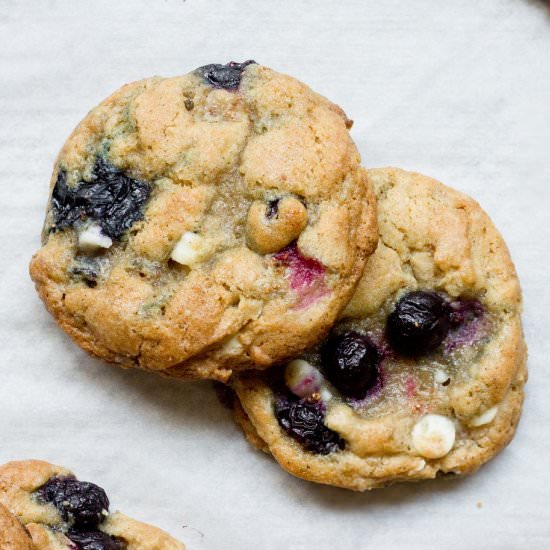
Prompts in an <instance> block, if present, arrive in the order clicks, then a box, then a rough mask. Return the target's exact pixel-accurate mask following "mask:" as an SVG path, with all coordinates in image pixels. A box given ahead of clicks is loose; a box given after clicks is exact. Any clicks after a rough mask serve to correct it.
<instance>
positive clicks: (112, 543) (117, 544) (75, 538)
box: [67, 531, 126, 550]
mask: <svg viewBox="0 0 550 550" xmlns="http://www.w3.org/2000/svg"><path fill="white" fill-rule="evenodd" d="M67 536H68V537H69V539H71V541H72V542H74V543H75V544H76V545H77V548H78V550H123V549H124V548H126V543H124V542H122V541H121V540H120V539H116V538H114V537H111V536H110V535H107V534H106V533H102V532H101V531H85V532H81V531H80V532H78V531H69V533H68V534H67Z"/></svg>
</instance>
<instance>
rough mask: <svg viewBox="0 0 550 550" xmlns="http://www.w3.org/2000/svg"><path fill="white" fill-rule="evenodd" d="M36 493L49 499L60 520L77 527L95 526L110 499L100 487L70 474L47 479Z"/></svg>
mask: <svg viewBox="0 0 550 550" xmlns="http://www.w3.org/2000/svg"><path fill="white" fill-rule="evenodd" d="M37 495H38V498H39V499H40V500H42V501H44V502H51V503H52V504H53V505H54V506H55V507H56V508H57V509H58V510H59V513H60V514H61V517H62V518H63V520H64V521H66V522H68V523H69V524H70V525H71V526H72V527H74V528H75V529H78V530H82V529H93V528H95V527H97V525H98V524H99V523H100V522H101V521H102V520H103V517H104V513H105V512H106V511H107V510H108V509H109V499H108V498H107V495H106V494H105V491H104V490H103V489H102V488H101V487H99V486H98V485H95V484H94V483H89V482H87V481H78V480H76V479H74V478H71V477H54V478H52V479H50V480H49V481H48V482H47V483H46V484H45V485H43V486H42V487H41V488H40V489H38V491H37Z"/></svg>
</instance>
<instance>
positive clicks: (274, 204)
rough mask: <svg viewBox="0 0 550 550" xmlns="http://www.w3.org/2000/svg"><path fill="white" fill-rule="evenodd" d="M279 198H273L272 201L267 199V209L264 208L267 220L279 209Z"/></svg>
mask: <svg viewBox="0 0 550 550" xmlns="http://www.w3.org/2000/svg"><path fill="white" fill-rule="evenodd" d="M279 200H280V199H273V200H272V201H269V202H268V203H267V210H266V213H265V216H266V218H267V219H268V220H269V219H271V218H273V217H275V216H276V215H277V212H278V210H279Z"/></svg>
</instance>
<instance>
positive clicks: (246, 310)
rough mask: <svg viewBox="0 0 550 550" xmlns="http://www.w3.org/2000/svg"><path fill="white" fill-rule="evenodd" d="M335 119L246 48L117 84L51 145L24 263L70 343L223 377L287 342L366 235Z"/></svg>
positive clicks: (343, 294) (328, 304)
mask: <svg viewBox="0 0 550 550" xmlns="http://www.w3.org/2000/svg"><path fill="white" fill-rule="evenodd" d="M350 126H351V121H350V120H349V119H348V118H347V117H346V115H345V114H344V112H343V111H342V110H341V109H340V108H339V107H337V106H336V105H334V104H332V103H330V102H329V101H328V100H327V99H325V98H323V97H321V96H320V95H318V94H316V93H314V92H313V91H312V90H310V89H309V88H308V87H307V86H305V85H304V84H302V83H301V82H298V81H297V80H295V79H294V78H291V77H289V76H285V75H282V74H279V73H276V72H275V71H272V70H271V69H269V68H267V67H263V66H261V65H258V64H256V63H254V62H246V63H243V64H237V63H230V64H228V65H208V66H206V67H201V68H199V69H197V70H195V71H193V72H191V73H189V74H187V75H185V76H181V77H176V78H160V77H155V78H149V79H145V80H142V81H139V82H134V83H132V84H128V85H126V86H123V87H122V88H121V89H120V90H118V91H117V92H115V93H114V94H113V95H112V96H110V97H109V98H108V99H106V100H105V101H104V102H103V103H101V104H100V105H99V106H98V107H96V108H95V109H93V110H92V111H91V112H90V113H89V114H88V115H87V116H86V118H85V119H84V120H83V121H82V122H81V123H80V124H79V126H78V127H77V128H76V129H75V130H74V132H73V133H72V135H71V136H70V137H69V139H68V141H67V142H66V143H65V145H64V147H63V149H62V150H61V152H60V154H59V157H58V159H57V162H56V164H55V169H54V172H53V176H52V180H51V197H50V203H49V207H48V211H47V216H46V221H45V226H44V231H43V246H42V248H41V249H40V250H39V251H38V252H37V254H36V255H35V256H34V257H33V259H32V262H31V267H30V271H31V277H32V278H33V280H34V281H35V283H36V287H37V289H38V292H39V294H40V296H41V297H42V299H43V300H44V302H45V304H46V306H47V308H48V309H49V311H50V312H51V313H52V314H53V315H54V317H55V318H56V320H57V321H58V323H59V324H60V326H61V327H62V328H63V329H64V330H65V331H66V332H67V333H68V334H69V335H70V336H71V337H72V338H73V339H74V340H75V341H76V342H77V343H78V344H80V345H81V346H82V347H83V348H84V349H86V350H87V351H89V352H91V353H93V354H94V355H96V356H99V357H101V358H103V359H106V360H108V361H111V362H116V363H120V364H122V365H124V366H138V367H141V368H144V369H149V370H155V371H162V372H164V373H165V374H169V375H172V376H181V377H186V378H217V379H220V380H225V379H227V377H228V376H229V375H230V373H231V371H232V370H233V369H237V370H238V369H244V368H251V367H254V368H262V367H265V366H268V365H270V364H272V363H274V362H277V361H280V360H282V359H284V358H287V357H290V356H291V355H293V354H296V353H299V352H301V351H303V349H305V348H306V347H308V346H310V345H312V344H313V343H314V342H315V341H316V340H317V339H319V338H320V337H321V336H322V334H323V333H324V332H326V331H327V330H329V328H330V326H331V324H332V323H333V321H334V320H335V318H336V317H337V315H338V314H339V312H340V310H341V309H342V308H343V307H344V306H345V304H346V303H347V302H348V300H349V298H350V296H351V294H352V292H353V289H354V287H355V284H356V283H357V281H358V279H359V277H360V274H361V272H362V269H363V267H364V264H365V261H366V259H367V257H368V255H369V253H370V252H371V251H372V250H373V248H374V246H375V244H376V239H377V231H376V226H375V224H376V215H375V208H374V200H373V197H372V194H371V191H370V190H369V187H368V185H367V183H366V176H365V174H364V172H363V171H362V170H361V168H360V166H359V160H360V159H359V154H358V152H357V149H356V147H355V145H354V144H353V142H352V140H351V138H350V136H349V132H348V129H349V127H350Z"/></svg>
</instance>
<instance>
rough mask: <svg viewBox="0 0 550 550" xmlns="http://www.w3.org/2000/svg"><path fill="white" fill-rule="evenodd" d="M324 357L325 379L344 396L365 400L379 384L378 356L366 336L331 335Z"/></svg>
mask: <svg viewBox="0 0 550 550" xmlns="http://www.w3.org/2000/svg"><path fill="white" fill-rule="evenodd" d="M321 355H322V361H323V368H324V372H325V376H326V377H327V378H328V380H329V381H330V382H331V383H332V384H333V385H334V386H335V387H336V388H337V389H338V390H339V391H340V392H342V393H343V394H344V395H346V396H348V397H356V398H362V397H364V396H365V394H366V392H367V391H368V390H369V389H370V388H372V386H374V384H375V383H376V380H377V377H378V363H379V354H378V350H377V349H376V346H375V345H374V343H373V342H372V341H371V340H370V338H368V337H367V336H365V335H364V334H359V333H358V332H355V331H349V332H344V333H342V334H335V335H332V336H330V337H329V339H328V340H327V341H326V342H325V344H324V345H323V348H322V352H321Z"/></svg>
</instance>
